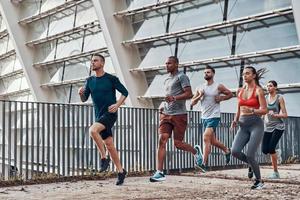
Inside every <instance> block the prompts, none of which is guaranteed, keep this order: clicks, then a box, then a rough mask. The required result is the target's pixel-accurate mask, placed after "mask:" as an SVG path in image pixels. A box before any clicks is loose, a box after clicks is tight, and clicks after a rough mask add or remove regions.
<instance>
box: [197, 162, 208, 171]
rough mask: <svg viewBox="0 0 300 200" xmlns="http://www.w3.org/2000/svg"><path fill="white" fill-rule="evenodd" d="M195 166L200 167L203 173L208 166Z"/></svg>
mask: <svg viewBox="0 0 300 200" xmlns="http://www.w3.org/2000/svg"><path fill="white" fill-rule="evenodd" d="M197 168H198V169H200V170H201V171H202V172H203V173H205V172H206V171H207V170H208V167H207V166H206V165H204V164H201V165H200V166H197Z"/></svg>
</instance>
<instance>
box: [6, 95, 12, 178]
mask: <svg viewBox="0 0 300 200" xmlns="http://www.w3.org/2000/svg"><path fill="white" fill-rule="evenodd" d="M11 115H12V110H11V101H9V102H8V132H7V133H8V140H7V161H8V167H9V171H8V172H9V174H8V177H9V179H10V178H11V170H12V166H11V144H12V142H11V135H12V134H11V132H12V131H11V118H12V117H11Z"/></svg>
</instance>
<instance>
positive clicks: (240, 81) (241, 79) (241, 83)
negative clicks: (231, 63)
mask: <svg viewBox="0 0 300 200" xmlns="http://www.w3.org/2000/svg"><path fill="white" fill-rule="evenodd" d="M244 68H245V60H244V59H242V60H241V68H240V80H239V87H242V86H243V71H244ZM236 96H238V94H236Z"/></svg>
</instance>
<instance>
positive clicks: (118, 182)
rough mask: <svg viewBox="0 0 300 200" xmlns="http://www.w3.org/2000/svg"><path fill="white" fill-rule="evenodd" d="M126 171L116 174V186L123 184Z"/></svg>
mask: <svg viewBox="0 0 300 200" xmlns="http://www.w3.org/2000/svg"><path fill="white" fill-rule="evenodd" d="M126 174H127V172H126V170H125V169H123V172H122V173H118V180H117V182H116V185H122V184H123V183H124V179H125V177H126Z"/></svg>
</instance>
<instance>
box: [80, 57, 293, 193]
mask: <svg viewBox="0 0 300 200" xmlns="http://www.w3.org/2000/svg"><path fill="white" fill-rule="evenodd" d="M104 64H105V58H104V57H103V56H102V55H100V54H95V55H93V56H92V60H91V68H92V70H93V71H94V72H95V75H94V76H91V77H89V78H88V79H87V81H86V83H85V86H83V87H81V88H80V89H79V92H78V93H79V95H80V98H81V100H82V101H86V100H87V99H88V98H89V96H90V95H91V97H92V101H93V104H94V109H95V122H94V123H93V125H92V126H91V127H90V135H91V137H92V138H93V140H94V142H95V143H96V145H97V147H98V150H99V153H100V156H101V169H100V171H101V172H102V171H106V170H107V168H108V167H109V163H110V158H111V159H112V161H113V163H114V164H115V165H116V168H117V170H118V179H117V182H116V184H117V185H122V184H123V182H124V179H125V177H126V174H127V172H126V170H125V169H123V168H122V165H121V162H120V158H119V155H118V152H117V150H116V148H115V145H114V143H113V139H112V136H113V135H112V130H111V128H112V127H113V125H114V123H115V121H116V120H117V110H118V108H119V107H120V105H122V104H123V102H124V101H125V99H126V97H127V96H128V91H127V89H126V88H125V87H124V85H123V84H122V83H120V81H119V79H118V78H117V77H115V76H113V75H110V74H108V73H106V72H105V71H104ZM178 64H179V60H178V58H177V57H175V56H170V57H168V58H167V61H166V70H167V72H168V76H167V78H166V79H165V81H164V87H165V101H164V102H163V103H162V104H161V106H160V108H159V110H160V123H159V142H158V150H157V166H156V172H155V173H154V174H153V176H151V177H150V181H151V182H160V181H164V180H166V175H165V174H164V172H163V167H164V160H165V155H166V144H167V142H168V139H169V138H171V136H172V134H173V139H174V145H175V147H176V148H178V149H181V150H184V151H188V152H190V153H191V154H193V156H194V160H195V167H197V168H199V169H200V170H201V171H202V172H204V173H205V172H206V171H207V170H208V157H209V154H210V152H211V146H215V147H217V148H219V149H221V150H222V151H223V152H224V157H225V162H226V164H228V163H229V162H230V159H231V155H232V156H233V157H235V158H237V159H239V160H241V161H243V162H245V163H247V164H248V165H249V171H248V177H249V178H252V177H253V174H254V175H255V182H254V184H253V185H252V186H251V188H252V189H261V188H262V187H263V186H264V184H263V181H262V179H261V175H260V168H259V165H258V163H257V161H256V159H255V153H256V152H257V150H258V147H259V145H260V144H261V142H262V151H263V153H265V154H270V155H271V160H272V166H273V170H274V172H273V173H272V174H271V175H270V178H280V176H279V172H278V169H277V155H276V151H275V149H276V145H277V144H278V142H279V139H280V137H281V136H282V134H283V132H284V129H285V127H284V122H283V118H286V117H287V112H286V108H285V102H284V99H283V97H282V96H281V95H279V94H277V83H276V81H274V80H271V81H269V82H268V84H267V90H268V95H266V96H265V93H264V90H263V89H262V87H261V86H260V83H259V79H260V78H261V77H262V72H263V71H262V70H258V71H256V69H255V68H254V67H252V66H246V67H245V68H244V70H243V80H244V84H243V86H242V87H241V88H239V89H238V90H237V92H236V95H237V98H238V105H237V112H236V114H235V118H234V120H233V121H232V124H231V128H232V130H233V128H235V127H237V126H238V127H239V128H238V131H237V134H236V135H235V137H234V141H233V143H232V147H231V148H229V147H226V146H225V145H224V144H223V143H222V142H220V141H219V140H218V139H217V138H216V134H215V133H216V127H217V126H218V124H219V122H220V117H221V112H220V102H221V101H225V100H228V99H230V98H232V97H233V93H232V92H231V91H230V90H229V89H228V88H226V87H225V86H224V85H223V84H220V83H217V82H215V81H214V75H215V69H213V68H212V67H210V66H207V67H206V68H205V69H204V79H205V83H204V84H203V85H201V86H199V87H198V88H197V89H196V91H195V92H194V95H193V92H192V88H191V84H190V80H189V78H188V76H187V75H185V74H184V73H182V72H179V70H178ZM116 90H117V91H119V92H120V93H121V96H120V97H119V99H118V100H117V99H116ZM188 99H191V105H192V106H194V105H196V104H197V103H198V102H199V101H200V102H201V118H202V124H203V127H204V134H203V144H204V145H203V154H202V148H201V147H200V146H199V145H195V146H194V147H193V146H191V145H190V144H187V143H185V142H184V141H183V140H184V136H185V130H186V127H187V123H188V120H187V110H186V100H188ZM103 144H104V145H105V147H106V149H107V151H108V152H109V154H110V157H106V153H105V148H104V145H103ZM247 144H248V148H247V150H246V153H243V152H242V150H243V149H244V147H245V146H246V145H247Z"/></svg>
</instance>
